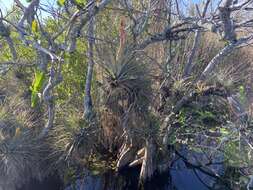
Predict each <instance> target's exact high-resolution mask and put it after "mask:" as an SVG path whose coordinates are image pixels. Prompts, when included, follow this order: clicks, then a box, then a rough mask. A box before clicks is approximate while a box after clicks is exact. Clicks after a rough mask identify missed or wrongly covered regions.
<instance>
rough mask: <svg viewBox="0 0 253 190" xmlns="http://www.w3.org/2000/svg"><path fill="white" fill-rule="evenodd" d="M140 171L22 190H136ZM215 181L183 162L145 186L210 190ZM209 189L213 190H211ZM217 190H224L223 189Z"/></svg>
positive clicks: (35, 183)
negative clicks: (65, 185) (64, 185)
mask: <svg viewBox="0 0 253 190" xmlns="http://www.w3.org/2000/svg"><path fill="white" fill-rule="evenodd" d="M138 175H139V168H133V169H128V170H126V171H123V172H121V173H119V174H115V173H113V172H108V173H106V174H103V175H98V176H92V175H90V176H87V177H85V178H84V179H79V180H76V182H75V183H74V184H71V185H69V186H68V187H66V188H65V189H64V188H63V184H62V182H61V181H60V180H59V178H57V177H49V178H47V179H45V180H43V181H41V182H40V181H37V180H32V181H31V182H30V183H29V184H27V185H26V186H24V187H22V188H20V189H19V190H63V189H64V190H128V189H129V190H135V189H136V190H137V189H138ZM215 183H216V181H215V179H214V178H212V177H211V176H208V175H206V174H203V173H202V172H201V171H198V170H195V169H193V168H189V167H187V166H186V165H185V164H184V162H183V161H182V160H179V161H177V162H176V163H175V164H174V165H173V168H171V169H170V171H168V172H167V173H164V174H162V175H159V176H156V177H155V178H154V179H153V180H152V181H151V182H149V183H147V184H146V185H145V190H209V189H213V188H211V187H214V186H215V185H214V184H215ZM208 186H210V187H208ZM214 189H220V190H225V189H224V187H220V188H219V187H216V188H214Z"/></svg>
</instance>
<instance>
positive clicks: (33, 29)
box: [32, 20, 38, 34]
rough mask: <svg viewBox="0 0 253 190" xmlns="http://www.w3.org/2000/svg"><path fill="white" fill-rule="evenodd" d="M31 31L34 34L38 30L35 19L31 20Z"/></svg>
mask: <svg viewBox="0 0 253 190" xmlns="http://www.w3.org/2000/svg"><path fill="white" fill-rule="evenodd" d="M32 32H33V33H34V34H36V33H37V32H38V23H37V21H36V20H33V21H32Z"/></svg>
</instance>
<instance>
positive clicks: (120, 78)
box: [104, 49, 151, 112]
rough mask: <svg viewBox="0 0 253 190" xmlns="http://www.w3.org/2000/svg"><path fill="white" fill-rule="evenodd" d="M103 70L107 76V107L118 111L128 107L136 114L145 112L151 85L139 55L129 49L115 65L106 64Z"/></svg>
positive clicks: (105, 89)
mask: <svg viewBox="0 0 253 190" xmlns="http://www.w3.org/2000/svg"><path fill="white" fill-rule="evenodd" d="M105 70H106V73H107V76H106V80H105V81H106V82H105V84H104V86H105V88H104V91H105V94H106V97H105V98H106V99H105V104H106V105H107V106H109V107H110V108H111V109H114V110H115V109H118V111H123V110H126V109H129V108H130V107H131V108H133V109H134V110H135V111H137V112H143V111H144V112H145V111H147V109H148V106H149V100H150V96H151V84H150V80H149V71H148V69H147V67H146V65H145V63H144V59H143V58H142V56H141V55H139V54H138V53H137V52H134V51H131V49H129V50H126V51H125V52H124V55H123V56H121V57H120V58H119V60H118V61H117V62H116V63H108V64H107V65H106V67H105ZM121 109H123V110H121ZM115 111H116V110H115Z"/></svg>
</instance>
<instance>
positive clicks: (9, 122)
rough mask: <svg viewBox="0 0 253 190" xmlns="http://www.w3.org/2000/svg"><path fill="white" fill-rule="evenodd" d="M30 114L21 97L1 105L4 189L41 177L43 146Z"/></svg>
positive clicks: (0, 182)
mask: <svg viewBox="0 0 253 190" xmlns="http://www.w3.org/2000/svg"><path fill="white" fill-rule="evenodd" d="M14 102H16V104H14ZM30 114H31V113H29V111H28V110H26V109H25V107H24V106H23V101H22V100H20V99H18V98H16V99H14V100H13V101H7V100H6V102H5V103H4V104H2V105H1V108H0V170H1V172H0V187H3V189H16V187H19V186H22V184H24V183H26V182H27V181H29V180H30V179H32V178H40V177H41V174H42V173H41V172H40V168H39V167H40V161H41V158H43V156H42V154H43V150H44V149H43V144H42V143H39V142H38V140H37V139H36V137H35V136H34V131H33V124H34V121H31V116H29V115H30Z"/></svg>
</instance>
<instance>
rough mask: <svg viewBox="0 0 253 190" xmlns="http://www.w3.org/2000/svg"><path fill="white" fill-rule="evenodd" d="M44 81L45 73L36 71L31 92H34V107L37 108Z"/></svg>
mask: <svg viewBox="0 0 253 190" xmlns="http://www.w3.org/2000/svg"><path fill="white" fill-rule="evenodd" d="M44 80H45V73H44V72H42V71H40V70H36V71H35V77H34V80H33V83H32V86H31V87H30V90H31V91H32V95H31V106H32V107H35V106H36V105H37V103H38V100H39V92H40V90H41V89H42V86H43V82H44Z"/></svg>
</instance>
